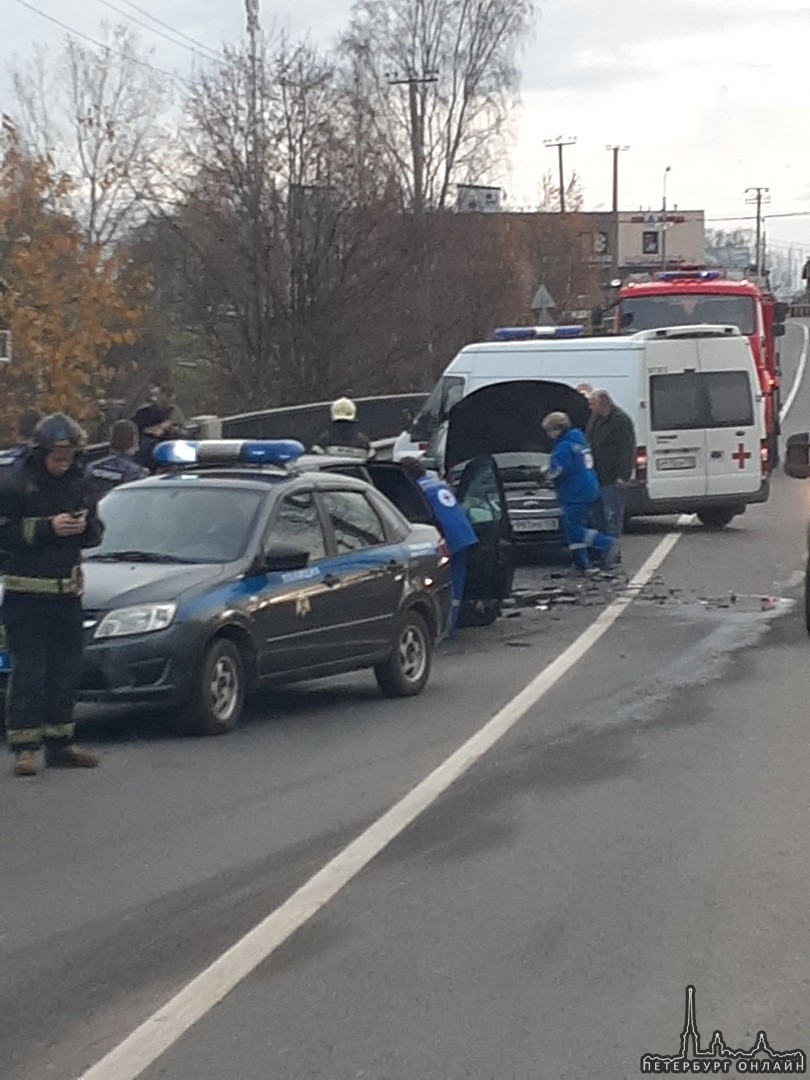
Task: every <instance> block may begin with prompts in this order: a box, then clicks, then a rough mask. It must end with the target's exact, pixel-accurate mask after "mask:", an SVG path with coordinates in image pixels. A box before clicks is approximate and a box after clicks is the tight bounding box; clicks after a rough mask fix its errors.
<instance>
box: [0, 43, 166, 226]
mask: <svg viewBox="0 0 810 1080" xmlns="http://www.w3.org/2000/svg"><path fill="white" fill-rule="evenodd" d="M13 82H14V87H15V92H16V97H17V106H18V117H19V126H20V130H21V132H22V136H23V138H24V140H25V142H26V144H27V145H28V146H29V147H30V148H31V149H32V150H33V151H34V152H36V153H39V154H44V155H47V156H48V157H49V158H50V159H51V160H53V161H54V163H55V165H56V166H57V167H58V168H60V169H61V170H62V171H64V172H65V173H66V174H68V175H69V176H70V177H71V180H72V182H73V191H74V193H75V195H74V204H75V205H74V211H75V212H76V214H77V216H78V217H79V219H80V220H81V221H82V223H83V225H84V229H85V232H86V235H87V238H88V241H89V242H90V243H92V244H100V245H102V246H107V245H109V244H110V243H113V242H115V241H116V240H118V239H120V238H121V237H122V236H123V235H124V234H125V233H126V232H127V230H129V229H130V228H131V227H132V226H133V224H135V223H136V222H137V221H138V220H140V219H141V218H142V217H143V215H144V206H143V200H144V198H145V196H146V194H147V192H148V191H149V190H150V185H151V177H152V174H153V170H154V169H155V167H156V164H157V163H158V159H159V158H160V157H161V155H162V154H164V153H166V152H167V149H168V138H167V136H166V134H165V132H164V131H163V130H162V127H161V120H162V117H163V116H164V115H165V113H166V111H167V110H168V108H169V107H170V104H171V96H172V95H171V91H170V87H169V85H168V80H161V78H160V76H159V74H158V73H156V72H155V71H152V70H150V69H149V65H148V63H146V61H145V60H144V58H143V55H142V54H141V52H140V51H139V48H138V42H137V39H136V37H135V35H134V34H133V33H132V32H131V31H130V30H129V29H127V28H126V27H114V28H112V29H110V28H106V29H105V43H104V48H103V49H102V50H96V49H94V48H93V47H92V46H89V45H84V44H82V43H80V42H79V41H77V40H76V39H74V38H71V37H68V38H67V40H66V42H65V45H64V49H63V51H62V52H61V53H60V54H59V55H58V56H57V57H56V58H55V59H54V58H53V57H52V55H51V54H50V53H49V52H48V51H47V50H46V49H43V48H39V49H38V50H37V51H36V53H35V55H34V58H33V60H32V62H31V63H30V64H29V65H28V66H27V67H25V68H20V67H18V68H16V70H14V72H13Z"/></svg>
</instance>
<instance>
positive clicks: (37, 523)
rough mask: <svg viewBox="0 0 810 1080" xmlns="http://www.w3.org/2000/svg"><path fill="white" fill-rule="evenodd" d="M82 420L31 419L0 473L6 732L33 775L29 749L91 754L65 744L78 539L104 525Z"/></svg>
mask: <svg viewBox="0 0 810 1080" xmlns="http://www.w3.org/2000/svg"><path fill="white" fill-rule="evenodd" d="M84 444H85V436H84V432H83V431H82V429H81V428H80V427H79V425H78V424H77V423H76V421H75V420H72V419H71V418H70V417H69V416H65V415H64V414H63V413H54V414H53V415H52V416H46V417H45V419H44V420H43V421H42V422H41V423H40V424H39V426H38V428H37V431H36V434H35V435H34V439H33V446H32V448H31V450H30V451H29V452H28V454H27V455H26V457H25V458H24V459H23V461H22V462H21V464H20V466H19V467H18V468H14V469H8V470H6V474H5V475H4V476H2V478H0V548H2V549H3V550H4V551H7V552H8V561H7V563H6V564H5V566H4V569H3V573H4V586H5V588H4V594H3V624H4V626H5V631H6V641H7V645H8V651H9V656H10V660H11V679H10V681H9V687H8V694H7V698H6V739H7V741H8V744H9V749H10V750H11V752H12V753H13V754H14V773H15V774H16V775H17V776H35V775H36V773H37V771H38V768H39V763H38V761H37V751H38V750H39V749H40V747H41V746H42V745H43V743H44V746H45V763H46V764H47V765H49V766H51V767H53V768H73V769H77V768H81V769H89V768H93V767H94V766H95V765H97V764H98V758H97V757H96V756H95V754H91V753H88V752H87V751H85V750H80V749H79V748H78V747H76V746H74V745H73V734H74V724H73V706H74V704H75V700H76V692H77V690H78V686H79V680H80V677H81V662H82V645H83V642H82V637H83V630H82V601H81V595H82V571H81V559H82V548H86V547H95V546H96V545H97V544H99V543H101V537H102V533H103V526H102V524H101V522H100V521H99V519H98V517H97V515H96V508H95V500H94V499H93V498H92V495H91V493H90V491H89V489H88V484H87V481H86V480H85V479H84V470H83V469H82V467H81V465H80V464H79V462H78V460H77V459H78V455H79V453H80V451H81V449H82V447H83V446H84Z"/></svg>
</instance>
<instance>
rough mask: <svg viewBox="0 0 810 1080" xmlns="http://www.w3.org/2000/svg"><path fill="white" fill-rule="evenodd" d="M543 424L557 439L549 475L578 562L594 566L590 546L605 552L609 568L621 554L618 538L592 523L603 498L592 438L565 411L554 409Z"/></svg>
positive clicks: (585, 567) (586, 569) (604, 561)
mask: <svg viewBox="0 0 810 1080" xmlns="http://www.w3.org/2000/svg"><path fill="white" fill-rule="evenodd" d="M541 427H542V428H543V431H544V432H545V433H546V435H548V437H549V438H550V439H551V440H552V442H553V449H552V452H551V459H550V461H549V465H548V471H547V475H548V478H549V480H551V481H552V482H553V484H554V489H555V491H556V492H557V500H558V501H559V504H560V510H561V513H562V527H563V532H564V534H565V540H566V543H567V544H568V550H569V551H570V552H571V557H572V559H573V561H574V566H575V567H576V568H577V569H578V570H581V571H582V572H583V573H588V572H589V571H591V570H592V567H591V561H590V557H589V554H588V552H589V550H591V549H593V550H594V551H598V552H600V553H601V554H602V555H603V559H602V568H603V569H605V570H609V569H610V568H611V567H612V566H613V565H614V563H615V561H616V557H617V555H618V547H619V545H618V541H616V540H615V539H614V537H612V536H608V535H607V533H603V532H599V531H598V530H597V529H592V528H590V526H589V515H590V510H591V506H592V504H593V503H594V502H595V501H596V500H597V499H598V498H599V481H598V479H597V477H596V470H595V469H594V465H593V454H592V453H591V448H590V447H589V446H588V442H587V440H586V438H585V436H584V435H583V433H582V432H581V431H580V430H579V428H575V427H574V425H573V423H572V422H571V417H570V416H569V415H568V414H567V413H564V412H552V413H549V414H548V416H546V417H544V418H543V421H542V424H541Z"/></svg>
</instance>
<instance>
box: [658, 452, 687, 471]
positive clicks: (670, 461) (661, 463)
mask: <svg viewBox="0 0 810 1080" xmlns="http://www.w3.org/2000/svg"><path fill="white" fill-rule="evenodd" d="M655 464H656V468H657V469H658V470H659V472H672V471H674V470H675V469H694V468H695V466H696V465H697V458H696V457H694V456H691V457H665V458H658V460H657V461H656V463H655Z"/></svg>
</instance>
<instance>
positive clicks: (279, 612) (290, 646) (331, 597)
mask: <svg viewBox="0 0 810 1080" xmlns="http://www.w3.org/2000/svg"><path fill="white" fill-rule="evenodd" d="M274 543H276V544H281V545H286V546H288V547H293V548H298V549H300V550H302V551H307V552H309V562H308V564H307V566H306V567H304V569H302V570H292V571H287V572H272V573H269V574H266V575H264V581H263V582H262V583H261V585H259V583H258V582H257V583H256V593H257V601H256V608H255V611H254V613H253V618H254V621H255V624H256V628H257V629H256V639H257V642H258V644H259V656H258V667H259V674H260V675H263V676H264V675H281V674H284V673H286V672H295V671H300V670H301V669H302V668H309V667H312V666H317V665H318V664H321V663H323V664H326V663H329V662H330V661H331V660H332V659H334V656H333V652H334V647H335V646H334V641H333V640H331V636H332V634H333V626H334V624H336V623H338V622H339V611H338V601H337V600H336V597H335V593H334V590H333V588H332V587H331V585H330V583H329V580H328V576H327V575H328V573H329V569H328V561H329V560H328V554H329V553H328V551H327V547H326V537H325V535H324V530H323V525H322V522H321V517H320V514H319V512H318V507H317V505H316V503H315V499H314V496H313V493H312V492H311V491H296V492H290V493H289V494H288V495H285V496H284V497H283V498H282V499H281V500H280V501H279V504H278V505H277V506H276V507H275V510H274V513H273V516H272V518H271V520H270V526H269V530H268V533H267V536H266V538H265V549H270V548H272V545H273V544H274Z"/></svg>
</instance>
